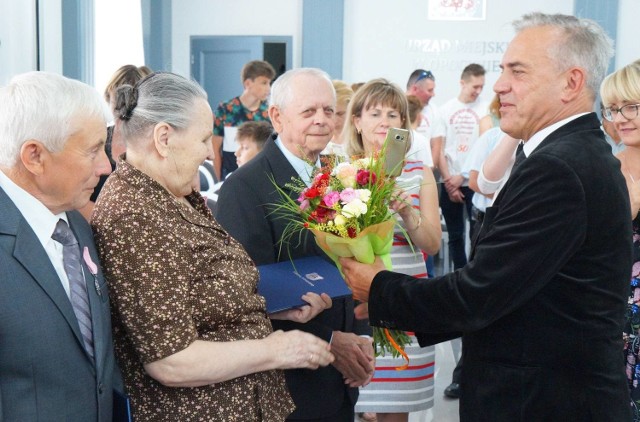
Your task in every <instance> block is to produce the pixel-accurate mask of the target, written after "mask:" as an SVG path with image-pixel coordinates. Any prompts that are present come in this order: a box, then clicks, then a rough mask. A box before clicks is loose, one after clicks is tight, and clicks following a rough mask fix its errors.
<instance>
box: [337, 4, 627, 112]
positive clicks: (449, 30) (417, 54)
mask: <svg viewBox="0 0 640 422" xmlns="http://www.w3.org/2000/svg"><path fill="white" fill-rule="evenodd" d="M431 1H433V0H431ZM628 1H634V0H628ZM635 1H637V0H635ZM486 2H487V9H486V20H480V21H466V22H462V21H435V20H429V19H428V10H427V9H428V3H429V2H428V1H420V2H418V1H415V0H395V1H394V2H393V3H391V2H389V1H387V0H346V1H345V30H344V63H343V79H344V80H346V81H348V82H361V81H362V82H364V81H367V80H369V79H372V78H375V77H385V78H388V79H390V80H392V81H393V82H396V83H397V84H399V85H400V86H401V87H402V88H403V89H404V88H405V87H406V83H407V79H408V78H409V74H410V73H411V72H412V71H413V70H414V69H417V68H424V69H428V70H431V71H432V72H433V73H434V75H435V77H436V97H435V99H434V100H433V101H434V102H435V103H436V104H439V105H441V104H443V103H444V102H445V101H447V100H448V99H449V98H452V97H454V96H457V95H458V94H459V91H460V88H459V87H460V85H459V80H460V73H461V72H462V69H463V68H464V67H465V66H466V65H467V64H469V63H472V62H476V63H480V64H482V65H483V66H484V67H485V69H487V76H486V84H485V89H484V92H483V95H482V98H483V99H485V100H487V101H490V100H491V98H492V97H493V91H492V87H493V84H494V82H495V81H496V80H497V78H498V76H499V72H500V69H499V68H498V67H497V66H498V64H499V63H500V59H501V57H502V53H503V52H504V48H506V45H507V43H508V42H509V40H510V39H511V38H512V37H513V30H512V28H511V25H510V22H511V21H513V20H514V19H517V18H519V17H520V16H522V15H523V14H525V13H527V12H533V11H541V12H545V13H565V14H572V13H573V0H537V1H536V2H535V8H533V7H532V6H530V2H516V1H513V0H487V1H486Z"/></svg>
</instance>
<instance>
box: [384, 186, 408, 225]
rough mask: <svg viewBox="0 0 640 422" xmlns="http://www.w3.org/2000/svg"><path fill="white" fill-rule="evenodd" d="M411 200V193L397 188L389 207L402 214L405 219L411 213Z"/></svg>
mask: <svg viewBox="0 0 640 422" xmlns="http://www.w3.org/2000/svg"><path fill="white" fill-rule="evenodd" d="M411 202H412V201H411V195H409V194H408V193H407V192H405V191H404V190H403V189H401V188H396V190H395V191H394V192H393V196H392V200H391V202H390V203H389V208H391V210H392V211H395V212H397V213H398V214H400V216H401V217H402V218H403V219H405V216H408V215H410V214H411V210H412V207H411Z"/></svg>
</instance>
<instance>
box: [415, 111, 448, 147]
mask: <svg viewBox="0 0 640 422" xmlns="http://www.w3.org/2000/svg"><path fill="white" fill-rule="evenodd" d="M416 131H417V132H418V133H420V134H422V135H423V136H424V137H425V138H427V139H428V140H431V138H437V137H438V136H444V135H445V132H446V128H445V125H444V121H443V120H442V115H441V114H440V111H439V110H438V108H437V107H436V106H435V104H432V103H429V104H427V105H426V106H424V108H423V109H422V121H421V122H420V126H418V128H417V129H416Z"/></svg>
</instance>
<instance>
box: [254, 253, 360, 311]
mask: <svg viewBox="0 0 640 422" xmlns="http://www.w3.org/2000/svg"><path fill="white" fill-rule="evenodd" d="M258 271H259V272H260V282H259V283H258V293H259V294H260V295H262V296H264V297H265V299H266V300H267V313H273V312H279V311H284V310H287V309H292V308H298V307H300V306H303V305H306V304H307V303H306V302H305V301H304V300H302V299H301V297H302V295H303V294H305V293H307V292H314V293H318V294H320V293H326V294H328V295H329V296H331V298H332V299H335V298H339V297H344V296H351V290H349V287H347V283H345V281H344V279H343V278H342V276H341V275H340V271H338V269H337V268H336V266H335V265H334V264H332V263H330V262H328V261H325V260H324V259H322V258H321V257H319V256H312V257H307V258H300V259H296V260H294V261H293V262H291V261H289V260H287V261H283V262H278V263H277V264H268V265H260V266H259V267H258Z"/></svg>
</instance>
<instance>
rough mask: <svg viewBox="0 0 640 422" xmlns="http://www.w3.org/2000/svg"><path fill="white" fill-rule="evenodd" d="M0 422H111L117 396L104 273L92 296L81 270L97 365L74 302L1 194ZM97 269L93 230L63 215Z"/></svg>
mask: <svg viewBox="0 0 640 422" xmlns="http://www.w3.org/2000/svg"><path fill="white" fill-rule="evenodd" d="M0 215H1V216H2V218H1V219H0V269H1V271H2V278H1V281H0V420H4V421H36V420H37V421H52V422H53V421H78V422H84V421H100V422H111V412H112V405H113V401H112V400H113V398H112V397H113V395H112V393H113V388H114V384H117V387H118V390H119V391H121V390H122V381H121V379H120V375H119V373H118V372H117V368H116V364H115V360H114V355H113V345H112V342H111V315H110V312H109V296H108V291H107V286H106V285H105V282H104V278H103V276H102V272H101V271H99V272H98V280H97V281H98V283H99V285H100V289H101V291H102V296H99V295H98V294H97V289H96V287H95V283H94V279H93V276H92V275H91V274H90V272H89V270H88V268H86V267H85V268H84V271H85V274H86V278H87V287H88V292H89V302H90V306H91V314H92V323H93V335H94V348H95V356H96V361H95V365H94V364H93V362H92V361H91V359H90V357H89V355H88V354H87V353H86V351H85V349H84V345H83V343H82V337H81V335H80V328H79V326H78V321H77V319H76V316H75V314H74V312H73V308H72V306H71V301H70V300H69V298H68V296H67V294H66V293H65V291H64V288H63V287H62V283H61V282H60V279H59V277H58V275H57V273H56V271H55V269H54V268H53V265H52V264H51V261H50V260H49V257H48V255H47V253H46V252H45V250H44V248H43V247H42V245H41V244H40V242H39V241H38V238H37V237H36V235H35V233H34V232H33V230H32V229H31V227H30V226H29V225H28V224H27V222H26V220H25V219H24V218H23V217H22V214H20V212H19V211H18V209H17V208H16V206H15V205H14V204H13V202H12V201H11V200H10V199H9V197H8V196H7V195H6V193H5V192H4V191H3V190H2V189H0ZM67 215H68V217H69V225H70V227H71V229H72V230H73V232H74V233H75V235H76V237H77V238H78V242H79V244H80V248H81V250H83V249H84V247H85V246H86V247H88V248H89V251H90V254H91V257H92V259H93V261H94V262H96V263H98V254H97V252H96V250H95V247H94V244H93V237H92V234H91V229H90V227H89V225H88V224H87V222H86V221H85V220H84V218H83V217H82V216H81V215H80V214H79V213H78V212H75V211H74V212H69V213H67Z"/></svg>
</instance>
